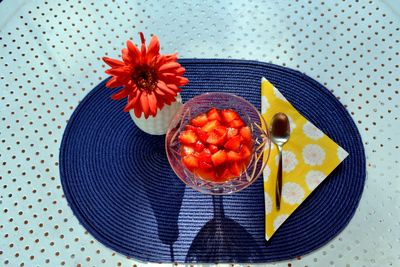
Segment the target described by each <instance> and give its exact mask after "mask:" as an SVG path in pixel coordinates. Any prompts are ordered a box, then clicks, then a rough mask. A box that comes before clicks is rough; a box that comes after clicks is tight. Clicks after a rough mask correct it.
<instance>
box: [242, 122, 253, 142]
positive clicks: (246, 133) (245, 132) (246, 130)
mask: <svg viewBox="0 0 400 267" xmlns="http://www.w3.org/2000/svg"><path fill="white" fill-rule="evenodd" d="M240 135H241V136H242V137H243V141H244V142H246V143H250V142H251V141H252V136H251V130H250V127H249V126H246V127H242V128H241V129H240Z"/></svg>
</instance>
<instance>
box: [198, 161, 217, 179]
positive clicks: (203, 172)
mask: <svg viewBox="0 0 400 267" xmlns="http://www.w3.org/2000/svg"><path fill="white" fill-rule="evenodd" d="M202 167H203V168H204V169H203V168H202ZM202 167H200V165H199V168H197V169H196V170H195V171H194V172H195V174H196V175H197V176H200V177H201V178H203V179H206V180H209V181H214V180H215V172H214V170H213V169H212V166H211V169H205V167H208V166H207V165H205V164H203V165H202Z"/></svg>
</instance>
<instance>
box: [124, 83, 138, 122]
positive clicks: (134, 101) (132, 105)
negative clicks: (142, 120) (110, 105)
mask: <svg viewBox="0 0 400 267" xmlns="http://www.w3.org/2000/svg"><path fill="white" fill-rule="evenodd" d="M139 97H140V91H139V90H136V91H135V92H133V93H132V94H130V95H129V97H128V104H127V105H126V106H125V108H124V111H125V112H128V111H129V110H131V109H133V108H135V105H136V104H137V103H138V102H139V101H137V100H138V99H139ZM136 117H138V116H136ZM138 118H139V117H138Z"/></svg>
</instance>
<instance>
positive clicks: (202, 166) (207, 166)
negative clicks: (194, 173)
mask: <svg viewBox="0 0 400 267" xmlns="http://www.w3.org/2000/svg"><path fill="white" fill-rule="evenodd" d="M212 167H213V165H212V164H211V163H208V162H205V161H200V162H199V168H200V169H203V170H209V169H211V168H212Z"/></svg>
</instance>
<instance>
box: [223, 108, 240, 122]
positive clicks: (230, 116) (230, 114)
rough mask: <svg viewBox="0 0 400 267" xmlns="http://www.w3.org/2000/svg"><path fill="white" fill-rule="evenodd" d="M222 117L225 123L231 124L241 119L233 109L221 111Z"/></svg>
mask: <svg viewBox="0 0 400 267" xmlns="http://www.w3.org/2000/svg"><path fill="white" fill-rule="evenodd" d="M221 114H222V117H223V119H224V121H225V122H227V123H230V122H231V121H233V120H235V119H237V118H239V115H238V114H237V113H236V111H234V110H232V109H224V110H222V111H221Z"/></svg>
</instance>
